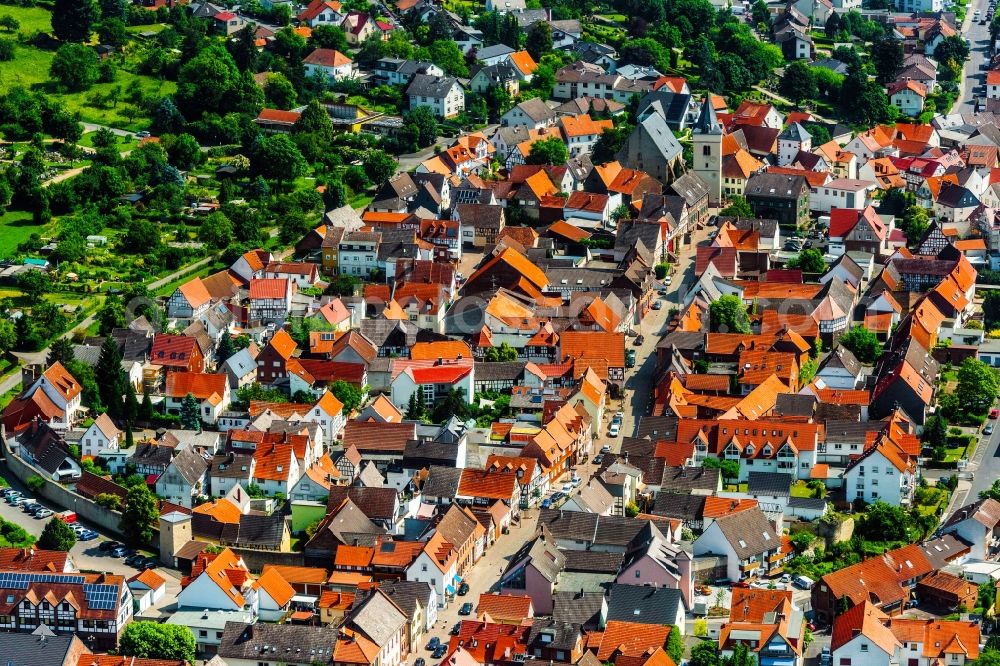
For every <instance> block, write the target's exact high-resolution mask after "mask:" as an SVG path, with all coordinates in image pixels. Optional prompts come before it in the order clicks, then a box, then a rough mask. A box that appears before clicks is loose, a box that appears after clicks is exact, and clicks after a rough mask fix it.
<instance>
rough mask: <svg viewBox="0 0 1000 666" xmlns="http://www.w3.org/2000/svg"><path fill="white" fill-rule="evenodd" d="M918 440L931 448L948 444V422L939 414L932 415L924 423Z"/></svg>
mask: <svg viewBox="0 0 1000 666" xmlns="http://www.w3.org/2000/svg"><path fill="white" fill-rule="evenodd" d="M920 440H921V441H922V442H925V443H926V444H927V445H928V446H930V447H932V448H937V447H939V446H944V445H945V444H947V443H948V422H947V421H945V420H944V418H943V417H942V416H941V415H939V414H934V415H932V416H930V417H929V418H928V419H927V422H926V423H924V432H923V433H922V434H921V435H920Z"/></svg>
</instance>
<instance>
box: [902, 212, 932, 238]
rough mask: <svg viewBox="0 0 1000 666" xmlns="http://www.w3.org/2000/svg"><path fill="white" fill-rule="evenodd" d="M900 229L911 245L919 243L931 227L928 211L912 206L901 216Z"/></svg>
mask: <svg viewBox="0 0 1000 666" xmlns="http://www.w3.org/2000/svg"><path fill="white" fill-rule="evenodd" d="M900 227H902V229H903V233H905V234H906V239H907V240H908V241H909V242H910V243H911V244H913V243H917V242H919V241H920V240H921V239H922V238H923V237H924V234H926V233H927V229H928V228H929V227H930V218H928V217H927V210H926V209H925V208H924V207H923V206H919V205H916V204H914V205H911V206H910V207H908V208H907V209H906V210H905V211H904V212H903V214H902V215H901V216H900Z"/></svg>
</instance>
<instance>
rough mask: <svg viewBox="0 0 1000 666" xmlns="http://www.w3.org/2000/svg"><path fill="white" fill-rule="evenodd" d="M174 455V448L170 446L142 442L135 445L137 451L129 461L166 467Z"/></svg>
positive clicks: (134, 463) (136, 463) (135, 463)
mask: <svg viewBox="0 0 1000 666" xmlns="http://www.w3.org/2000/svg"><path fill="white" fill-rule="evenodd" d="M172 456H173V449H171V448H170V447H169V446H157V445H156V444H150V443H140V444H136V445H135V453H133V454H132V457H131V458H129V462H130V463H132V464H133V465H151V466H155V467H162V468H163V469H166V468H167V465H169V464H170V459H171V457H172Z"/></svg>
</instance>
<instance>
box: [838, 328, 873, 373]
mask: <svg viewBox="0 0 1000 666" xmlns="http://www.w3.org/2000/svg"><path fill="white" fill-rule="evenodd" d="M840 344H842V345H843V346H844V347H846V348H847V349H849V350H850V351H851V353H853V354H854V355H855V356H857V357H858V360H859V361H861V362H862V363H865V364H867V365H871V364H872V363H874V362H875V361H877V360H878V358H879V357H880V356H881V355H882V343H881V342H879V341H878V338H877V337H876V336H875V334H874V333H872V332H871V331H869V330H868V329H867V328H865V327H864V326H861V325H860V324H859V325H857V326H855V327H854V328H852V329H851V330H849V331H847V332H846V333H844V334H843V335H842V336H840Z"/></svg>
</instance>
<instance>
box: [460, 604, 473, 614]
mask: <svg viewBox="0 0 1000 666" xmlns="http://www.w3.org/2000/svg"><path fill="white" fill-rule="evenodd" d="M458 614H459V615H463V616H464V615H472V602H469V601H466V602H465V603H464V604H462V607H461V608H459V609H458Z"/></svg>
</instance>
